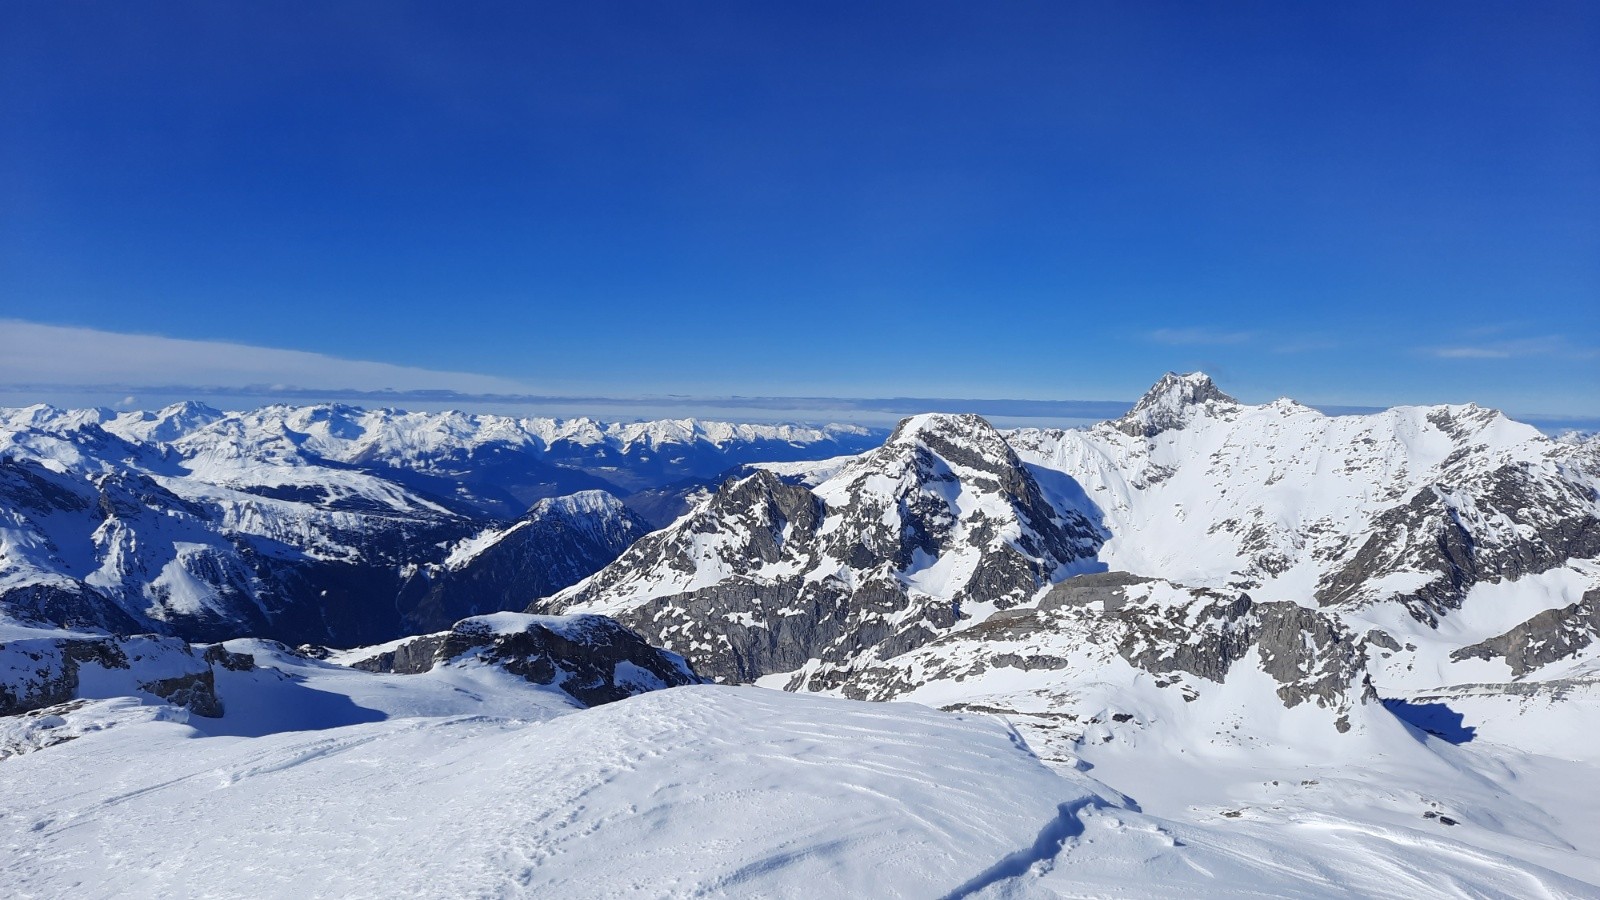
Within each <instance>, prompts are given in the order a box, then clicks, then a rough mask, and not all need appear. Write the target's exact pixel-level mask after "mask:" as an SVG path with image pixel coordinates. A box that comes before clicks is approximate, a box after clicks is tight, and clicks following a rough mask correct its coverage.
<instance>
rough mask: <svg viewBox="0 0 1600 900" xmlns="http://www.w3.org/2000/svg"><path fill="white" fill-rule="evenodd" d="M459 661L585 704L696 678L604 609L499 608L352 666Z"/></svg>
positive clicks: (419, 666) (401, 667)
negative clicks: (559, 612) (544, 611)
mask: <svg viewBox="0 0 1600 900" xmlns="http://www.w3.org/2000/svg"><path fill="white" fill-rule="evenodd" d="M461 665H488V666H495V667H497V668H501V669H504V670H505V671H507V672H510V673H511V674H513V675H517V676H520V677H522V678H524V679H526V680H528V681H529V682H532V683H534V684H539V685H551V686H554V687H557V688H559V689H561V690H562V691H564V692H565V693H566V694H567V695H569V696H571V697H572V698H573V699H575V700H577V701H578V702H579V703H582V704H583V705H585V706H598V705H600V704H602V703H613V702H615V701H617V700H623V699H626V698H628V697H632V696H634V695H635V694H641V693H644V692H646V691H653V690H661V689H663V688H669V687H677V686H680V685H685V684H700V683H702V681H703V679H701V678H700V676H698V675H696V674H695V672H694V670H693V669H692V668H690V667H689V665H688V663H686V662H684V661H683V658H682V657H680V656H678V655H677V654H675V653H669V652H666V651H664V650H658V649H657V648H655V647H652V646H650V645H649V644H647V643H645V641H644V639H643V638H641V637H639V635H637V634H634V633H633V632H632V631H629V630H628V629H626V628H624V627H622V626H621V625H619V624H617V623H616V622H614V621H612V620H611V619H608V618H606V617H604V616H531V615H523V614H518V613H498V614H495V615H491V616H480V617H477V618H472V619H464V620H462V621H460V622H457V623H456V624H455V627H453V628H451V629H450V630H449V631H447V632H442V633H440V634H431V635H424V636H422V637H419V638H415V639H413V640H411V641H407V642H406V643H404V644H401V645H400V646H399V647H397V648H395V649H393V650H389V651H385V652H383V653H381V654H378V655H376V656H373V657H371V658H369V659H365V660H361V661H359V662H356V663H354V664H352V667H353V668H357V669H362V670H364V671H368V672H392V673H396V674H404V675H410V674H417V673H420V672H427V671H431V670H432V669H435V668H437V667H439V666H461Z"/></svg>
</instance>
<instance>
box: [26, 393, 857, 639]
mask: <svg viewBox="0 0 1600 900" xmlns="http://www.w3.org/2000/svg"><path fill="white" fill-rule="evenodd" d="M879 439H880V436H876V435H874V434H873V433H872V432H870V431H868V430H866V429H861V428H855V427H851V426H830V427H828V428H803V427H799V426H788V425H776V426H767V425H730V424H725V423H718V422H699V421H695V420H676V421H661V422H641V423H630V424H609V425H608V424H604V423H600V422H595V421H593V420H589V419H575V420H551V419H512V418H506V417H497V416H469V415H464V414H460V413H441V414H422V413H403V412H398V411H394V410H370V411H369V410H360V409H354V408H351V407H343V406H313V407H286V406H274V407H267V408H263V409H259V410H254V411H252V412H245V413H222V412H219V411H217V410H214V409H210V408H208V407H205V406H201V405H198V404H193V403H184V404H178V405H174V406H171V407H168V408H166V409H163V410H160V411H159V412H132V413H115V412H112V411H110V410H103V409H88V410H61V409H55V408H53V407H47V406H34V407H28V408H24V409H8V410H0V610H3V611H4V612H5V613H6V614H8V615H11V616H13V617H16V618H19V619H21V620H24V621H34V622H45V623H53V624H58V625H65V626H71V627H89V628H101V629H107V630H110V631H114V632H119V633H131V632H138V631H157V632H161V633H168V634H174V635H178V636H182V637H186V638H190V639H194V640H218V639H224V638H231V637H239V636H244V635H251V636H259V637H271V638H276V639H281V640H286V641H289V642H291V643H317V644H332V645H340V646H349V645H353V644H361V643H375V642H378V641H383V640H388V639H390V638H393V637H398V636H401V635H405V634H416V633H421V632H426V631H435V630H438V629H441V628H447V627H449V626H450V624H451V623H452V622H454V621H455V620H457V619H459V618H462V617H464V616H466V615H471V614H473V613H476V612H485V611H493V610H496V609H504V608H511V607H516V606H521V605H523V604H525V603H526V602H527V600H528V599H529V598H531V597H533V596H538V595H540V594H543V593H546V592H550V591H553V590H555V589H557V588H560V587H564V586H566V585H568V584H571V583H572V582H574V581H576V580H577V579H579V578H581V577H583V576H584V575H587V574H589V573H590V572H592V571H594V570H595V569H597V568H599V567H600V566H601V565H604V564H605V563H607V562H609V561H610V560H611V559H612V558H614V557H615V556H616V555H617V554H618V553H620V552H621V551H622V550H623V549H624V548H625V547H627V546H628V545H629V544H631V543H632V542H633V540H634V539H636V538H637V537H638V536H639V535H640V534H642V533H644V531H645V530H647V529H648V528H649V527H650V526H649V524H648V523H647V521H646V520H645V519H644V518H642V517H640V516H639V515H636V514H635V513H633V512H630V511H629V510H628V509H627V508H626V507H625V505H624V504H625V502H626V498H628V497H630V496H633V495H636V494H639V493H640V492H641V491H644V492H646V493H645V494H643V495H642V496H641V502H642V504H643V507H644V508H645V509H646V511H647V514H650V515H657V516H659V515H666V516H670V515H672V514H673V511H674V509H675V507H676V505H678V504H681V502H682V500H681V496H683V495H686V494H687V493H689V492H692V491H693V490H695V489H696V488H699V487H702V486H704V485H706V484H712V483H714V482H715V480H716V476H717V475H718V474H719V473H721V472H723V471H726V470H729V469H734V468H737V467H738V466H740V465H742V464H744V463H747V462H749V461H751V460H771V459H804V458H820V457H830V456H835V455H838V454H840V453H850V452H855V451H858V450H860V449H863V448H865V447H868V446H871V445H873V444H875V443H876V442H877V441H878V440H879ZM559 498H565V499H559ZM502 529H509V532H510V537H509V538H507V539H505V540H498V539H497V540H495V541H492V542H486V541H485V539H484V535H485V534H486V533H490V534H498V533H499V532H500V531H501V530H502ZM490 543H493V544H494V545H495V547H494V549H493V551H492V552H491V553H490V559H491V560H493V561H494V562H493V565H495V566H498V567H499V568H497V569H496V572H497V577H496V579H495V581H494V584H493V589H492V590H493V592H492V593H491V594H489V595H487V596H481V595H479V594H477V593H470V592H469V595H466V596H463V595H462V591H461V590H460V589H458V588H456V587H453V585H456V584H458V583H459V580H458V579H454V578H451V577H449V576H448V575H447V573H449V572H453V571H456V570H458V569H459V568H460V564H461V562H462V560H463V556H464V554H470V553H472V552H476V551H480V550H485V549H487V548H488V547H489V544H490ZM512 545H516V546H517V547H518V548H519V549H516V550H513V549H512Z"/></svg>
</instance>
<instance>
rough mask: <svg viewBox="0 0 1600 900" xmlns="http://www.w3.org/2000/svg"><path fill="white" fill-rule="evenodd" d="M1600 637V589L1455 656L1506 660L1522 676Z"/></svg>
mask: <svg viewBox="0 0 1600 900" xmlns="http://www.w3.org/2000/svg"><path fill="white" fill-rule="evenodd" d="M1597 638H1600V588H1597V589H1595V590H1592V591H1588V592H1587V593H1585V594H1584V595H1583V599H1582V600H1579V601H1578V602H1577V603H1570V604H1568V605H1566V606H1565V607H1562V608H1561V609H1547V610H1545V611H1544V612H1541V613H1539V614H1538V615H1536V616H1533V617H1532V618H1530V619H1528V620H1527V621H1526V622H1523V623H1522V624H1521V625H1518V626H1517V627H1515V628H1513V629H1511V630H1510V631H1507V632H1506V633H1504V634H1501V635H1497V636H1495V637H1492V638H1489V639H1488V640H1486V641H1481V642H1479V643H1476V644H1473V645H1472V646H1470V647H1463V648H1461V649H1460V650H1457V651H1455V652H1454V653H1452V654H1450V655H1451V657H1452V658H1453V659H1457V660H1462V659H1488V660H1492V659H1503V660H1505V663H1506V665H1508V666H1510V667H1511V674H1512V676H1513V677H1517V678H1520V677H1522V676H1523V675H1526V674H1528V673H1529V672H1534V671H1537V670H1539V669H1541V668H1544V667H1545V666H1547V665H1549V664H1550V663H1553V662H1558V661H1560V660H1563V659H1570V658H1572V657H1574V656H1577V655H1578V654H1579V653H1581V652H1583V651H1584V650H1586V649H1588V648H1589V646H1590V645H1592V644H1594V643H1595V641H1596V639H1597Z"/></svg>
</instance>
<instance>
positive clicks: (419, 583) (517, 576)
mask: <svg viewBox="0 0 1600 900" xmlns="http://www.w3.org/2000/svg"><path fill="white" fill-rule="evenodd" d="M649 530H650V528H649V525H648V524H646V523H645V521H644V520H643V519H641V518H639V517H638V516H637V515H635V514H634V513H633V512H632V511H631V510H629V509H628V508H627V507H625V506H624V505H623V504H622V502H621V501H620V500H617V499H616V498H615V497H613V496H611V495H610V494H606V493H603V492H599V491H592V492H587V493H583V494H575V495H572V496H570V497H561V498H554V499H546V500H541V501H539V502H538V503H536V504H535V505H534V507H533V508H532V509H530V510H529V511H528V513H527V515H525V516H523V517H522V519H520V520H519V521H518V522H516V523H515V524H513V525H512V526H510V527H509V528H507V529H505V530H504V531H503V532H502V534H501V536H500V537H499V538H498V539H497V540H496V541H495V542H494V543H492V544H490V545H489V546H487V547H485V548H484V549H483V550H481V551H479V552H478V553H477V554H476V555H475V556H473V557H472V558H471V559H469V560H467V561H466V562H464V563H462V564H460V565H456V566H448V565H439V566H423V567H419V568H417V570H416V573H415V574H414V575H413V576H412V577H411V578H410V579H408V580H407V581H406V582H405V584H404V585H403V586H402V588H401V590H400V598H399V601H398V602H399V604H400V606H401V608H402V609H405V610H406V614H405V623H404V627H405V628H406V630H409V631H423V632H431V631H436V630H438V629H441V628H448V627H449V626H450V624H451V623H453V622H457V621H460V620H461V619H464V618H468V617H471V616H475V615H481V614H484V613H491V612H499V611H502V610H508V609H521V608H523V607H525V606H527V605H528V603H529V602H530V601H532V600H534V599H535V598H538V597H544V596H548V595H550V594H553V593H555V592H556V591H559V590H561V589H562V588H565V587H569V586H571V585H573V584H576V583H577V582H579V581H581V580H582V579H584V578H586V577H588V576H589V575H591V574H593V573H594V572H596V571H598V570H599V569H600V568H601V567H603V566H604V565H605V564H606V563H609V562H611V561H612V560H614V559H616V558H617V556H618V555H619V554H621V553H622V551H624V550H626V549H627V548H628V547H629V546H630V545H631V544H633V542H634V541H636V540H638V539H639V538H640V537H642V536H643V535H645V534H646V533H647V532H649Z"/></svg>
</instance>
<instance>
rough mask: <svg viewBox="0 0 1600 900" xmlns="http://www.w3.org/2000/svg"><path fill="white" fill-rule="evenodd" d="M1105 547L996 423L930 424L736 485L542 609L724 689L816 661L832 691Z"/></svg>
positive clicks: (1012, 602)
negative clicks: (660, 656)
mask: <svg viewBox="0 0 1600 900" xmlns="http://www.w3.org/2000/svg"><path fill="white" fill-rule="evenodd" d="M1102 540H1103V535H1102V533H1101V531H1100V529H1099V527H1098V526H1097V525H1096V524H1095V523H1093V522H1091V521H1090V520H1089V519H1088V518H1087V517H1085V516H1084V515H1083V514H1081V513H1079V512H1077V511H1075V510H1067V511H1058V510H1056V509H1054V508H1052V507H1051V505H1050V504H1049V503H1048V502H1047V501H1046V500H1045V499H1044V495H1043V492H1042V491H1041V489H1040V487H1039V485H1038V483H1037V482H1036V481H1035V480H1034V478H1033V476H1032V475H1031V474H1030V473H1029V472H1028V470H1027V468H1026V467H1025V466H1024V465H1023V464H1022V462H1021V460H1019V459H1018V458H1017V456H1016V454H1015V453H1014V452H1013V451H1012V450H1011V448H1010V446H1009V445H1007V444H1006V442H1005V440H1004V438H1002V437H1001V436H1000V434H999V433H998V432H996V431H995V430H994V429H993V427H991V426H990V425H989V423H988V422H986V421H984V420H983V419H981V418H979V417H977V416H968V415H927V416H916V417H913V418H910V419H907V420H905V421H904V422H902V423H901V424H900V426H899V428H897V429H896V430H895V432H894V434H893V435H891V436H890V438H889V440H888V442H886V443H885V444H884V446H883V447H881V448H879V449H878V450H874V451H872V452H871V453H867V454H864V455H862V456H860V457H857V458H856V459H855V460H853V461H851V462H850V463H849V464H847V465H845V466H844V467H843V468H842V469H840V470H839V471H838V472H836V473H835V474H833V475H832V476H831V477H828V478H826V479H824V480H822V481H821V482H820V483H817V484H815V485H813V486H807V485H805V484H795V483H789V482H788V481H785V480H784V479H782V478H779V477H778V476H777V475H775V474H773V473H771V472H767V471H758V472H756V473H755V474H753V475H751V476H748V477H745V478H742V479H737V480H733V481H730V482H728V483H726V484H724V485H723V486H722V487H721V488H720V489H719V490H718V491H717V493H716V494H715V495H713V496H712V497H711V498H710V499H709V500H707V501H705V502H704V503H703V504H702V505H701V506H699V507H698V508H696V509H695V510H694V511H693V512H691V513H690V514H689V515H688V516H686V517H685V518H684V519H682V520H680V521H679V522H678V523H676V524H675V525H673V526H672V527H670V528H667V529H664V530H663V531H659V532H656V533H654V534H651V535H648V536H646V537H645V538H643V539H641V540H640V541H639V542H638V543H637V544H635V545H634V546H633V547H632V548H630V549H629V550H628V551H627V552H625V553H624V554H623V555H622V556H621V557H619V558H618V559H617V561H616V562H614V563H612V564H611V565H610V566H608V567H606V568H605V569H603V570H601V571H600V572H599V573H597V574H596V575H594V576H593V577H592V578H590V579H588V580H587V581H585V582H583V583H581V584H579V585H577V586H575V587H574V588H572V589H570V590H568V591H565V592H562V593H561V594H558V595H556V596H555V597H553V598H550V599H549V600H548V601H543V602H536V603H535V604H534V605H533V606H532V607H530V611H534V612H561V611H566V610H584V611H593V612H602V613H605V614H608V615H612V616H615V617H616V618H617V619H619V620H620V621H622V622H624V623H625V624H627V625H629V626H630V627H632V628H634V629H636V630H638V631H639V632H640V633H641V634H643V635H645V636H646V637H647V638H648V639H649V640H651V641H652V642H655V643H659V644H661V645H662V646H665V647H668V648H671V649H673V650H676V651H679V652H682V653H683V654H684V655H685V656H687V657H688V658H690V659H691V660H693V661H694V663H695V666H696V667H697V668H698V669H699V670H701V671H703V672H706V673H708V674H710V675H713V676H715V677H717V678H719V679H722V680H727V681H751V680H754V679H755V678H758V677H761V676H763V675H767V674H771V673H774V672H786V671H792V670H795V669H798V668H802V667H805V671H804V673H803V674H802V675H801V676H800V681H801V682H803V686H805V687H808V688H812V689H816V688H823V687H829V686H834V685H838V684H841V683H843V681H844V680H845V679H846V677H847V676H848V673H849V671H850V670H851V669H852V668H853V667H854V666H856V665H857V664H858V663H859V662H861V661H862V660H864V659H884V658H888V657H891V656H894V655H896V654H899V653H903V652H905V651H907V650H910V649H912V648H915V647H919V646H922V645H923V644H925V643H927V642H929V641H931V640H934V639H936V638H937V637H939V636H940V635H941V634H944V633H946V632H947V631H949V630H950V629H951V628H952V627H954V626H955V625H956V624H957V623H958V622H959V621H961V620H962V619H963V618H964V617H965V616H967V615H969V614H970V613H969V612H968V610H971V609H973V608H978V609H981V610H982V611H984V612H985V613H986V612H987V611H988V609H991V608H992V609H1006V608H1010V607H1014V606H1018V605H1020V604H1023V603H1026V602H1028V601H1029V600H1030V599H1031V598H1032V597H1033V596H1034V595H1035V594H1036V593H1037V592H1038V591H1039V590H1040V589H1041V588H1043V587H1045V586H1047V585H1049V584H1050V583H1051V582H1052V581H1055V580H1058V579H1059V578H1060V577H1062V576H1063V575H1064V574H1065V573H1066V572H1067V571H1069V570H1070V568H1071V567H1072V566H1073V565H1074V564H1079V563H1082V562H1084V561H1087V560H1089V559H1092V557H1093V555H1094V552H1095V550H1096V549H1097V548H1098V547H1099V545H1100V542H1101V541H1102ZM801 686H802V684H801V683H798V682H797V683H796V684H795V685H794V687H797V688H798V687H801Z"/></svg>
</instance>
